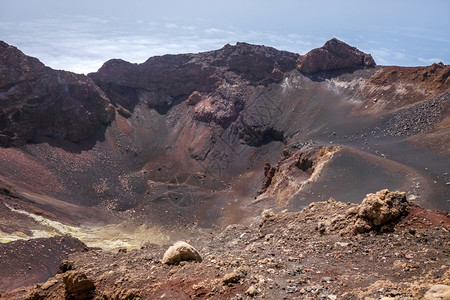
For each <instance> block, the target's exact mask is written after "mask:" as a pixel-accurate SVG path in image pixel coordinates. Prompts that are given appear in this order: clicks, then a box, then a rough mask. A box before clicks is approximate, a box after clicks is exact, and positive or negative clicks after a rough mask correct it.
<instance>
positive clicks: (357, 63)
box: [298, 38, 375, 74]
mask: <svg viewBox="0 0 450 300" xmlns="http://www.w3.org/2000/svg"><path fill="white" fill-rule="evenodd" d="M374 66H375V61H374V60H373V58H372V56H371V55H370V54H366V53H364V52H361V51H359V50H358V49H356V48H355V47H352V46H349V45H347V44H346V43H344V42H342V41H340V40H338V39H335V38H334V39H332V40H329V41H328V42H326V43H325V44H324V45H323V46H322V47H321V48H316V49H314V50H311V51H310V52H308V53H307V54H306V55H304V56H303V57H301V58H300V59H299V61H298V69H299V70H300V72H302V73H305V74H312V73H316V72H320V71H333V70H340V69H355V68H369V67H374Z"/></svg>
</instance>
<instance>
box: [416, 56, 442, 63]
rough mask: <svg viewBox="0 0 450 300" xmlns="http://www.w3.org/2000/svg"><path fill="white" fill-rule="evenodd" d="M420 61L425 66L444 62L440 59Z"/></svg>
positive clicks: (423, 59)
mask: <svg viewBox="0 0 450 300" xmlns="http://www.w3.org/2000/svg"><path fill="white" fill-rule="evenodd" d="M419 61H420V62H423V63H424V64H425V65H432V64H434V63H439V62H441V61H442V59H440V58H422V57H419Z"/></svg>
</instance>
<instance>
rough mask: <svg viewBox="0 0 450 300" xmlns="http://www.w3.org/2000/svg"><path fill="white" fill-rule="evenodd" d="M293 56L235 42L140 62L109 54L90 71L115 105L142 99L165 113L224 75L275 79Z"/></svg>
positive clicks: (232, 79) (210, 87)
mask: <svg viewBox="0 0 450 300" xmlns="http://www.w3.org/2000/svg"><path fill="white" fill-rule="evenodd" d="M298 57H299V55H298V54H294V53H289V52H286V51H279V50H276V49H274V48H270V47H265V46H256V45H250V44H246V43H237V44H236V45H235V46H231V45H226V46H224V47H223V48H222V49H220V50H217V51H210V52H204V53H199V54H179V55H164V56H157V57H151V58H149V59H148V60H147V61H146V62H144V63H142V64H131V63H128V62H126V61H123V60H120V59H113V60H110V61H107V62H106V63H105V64H104V65H103V66H102V67H101V68H100V69H99V70H98V72H96V73H91V74H89V76H90V77H91V78H92V79H93V80H94V81H95V82H96V83H97V84H98V86H100V88H101V89H102V90H104V91H105V92H106V94H107V95H108V97H109V99H111V102H112V103H114V104H120V105H121V106H123V107H124V108H126V109H127V110H129V111H133V109H134V107H135V105H136V104H137V103H138V102H144V103H146V104H147V105H148V107H150V108H154V109H156V110H157V111H158V112H160V113H165V112H167V110H168V109H169V108H170V107H172V106H174V105H175V104H177V103H179V102H180V101H182V100H186V98H187V97H188V96H189V95H192V93H193V92H198V93H201V94H202V95H207V94H210V93H212V92H214V91H215V90H216V89H217V88H218V87H220V86H221V85H223V84H224V79H225V82H227V81H229V82H242V81H243V80H244V81H246V82H249V83H251V84H253V85H256V84H258V83H260V82H262V81H278V80H280V79H281V78H282V77H283V73H284V72H288V71H291V70H293V69H295V67H296V60H297V59H298ZM195 97H197V96H195ZM196 99H197V100H198V98H196ZM197 100H195V101H194V100H193V99H191V100H189V101H188V102H187V103H188V104H189V105H190V104H191V103H192V104H193V103H194V102H196V101H197Z"/></svg>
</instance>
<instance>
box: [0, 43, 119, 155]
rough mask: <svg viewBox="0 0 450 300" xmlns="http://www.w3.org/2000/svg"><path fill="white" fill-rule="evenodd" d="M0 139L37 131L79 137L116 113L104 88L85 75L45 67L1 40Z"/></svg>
mask: <svg viewBox="0 0 450 300" xmlns="http://www.w3.org/2000/svg"><path fill="white" fill-rule="evenodd" d="M0 66H1V68H0V101H1V104H2V105H1V110H0V120H1V121H0V122H1V123H0V145H1V146H3V147H5V146H6V147H8V146H22V145H24V144H25V143H27V142H29V141H31V140H32V139H38V138H39V136H48V137H51V138H54V139H64V140H68V141H71V142H78V141H80V140H84V139H86V138H88V137H90V136H91V135H92V134H93V133H94V132H95V131H97V130H99V129H100V128H101V127H102V126H104V125H107V124H109V123H110V122H111V121H112V120H113V119H114V109H113V107H112V106H111V104H110V103H109V100H108V99H107V98H106V96H105V94H104V93H103V92H102V91H101V90H100V89H99V88H98V87H97V86H96V85H95V84H94V83H93V82H92V81H91V80H89V78H86V76H82V75H77V74H74V73H70V72H65V71H56V70H52V69H50V68H48V67H45V66H44V65H43V64H42V63H41V62H40V61H39V60H37V59H36V58H32V57H28V56H26V55H24V54H23V53H22V52H21V51H20V50H18V49H17V48H15V47H13V46H10V45H8V44H6V43H4V42H2V41H0Z"/></svg>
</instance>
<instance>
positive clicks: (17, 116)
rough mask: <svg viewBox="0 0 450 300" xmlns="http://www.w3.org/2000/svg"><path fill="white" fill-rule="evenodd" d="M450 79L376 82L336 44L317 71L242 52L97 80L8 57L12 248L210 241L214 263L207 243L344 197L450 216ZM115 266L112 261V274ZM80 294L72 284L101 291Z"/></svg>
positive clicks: (3, 201)
mask: <svg viewBox="0 0 450 300" xmlns="http://www.w3.org/2000/svg"><path fill="white" fill-rule="evenodd" d="M449 70H450V66H447V65H443V64H435V65H432V66H429V67H417V68H403V67H385V66H376V65H375V62H373V60H372V59H371V57H370V55H369V54H365V53H363V52H361V51H359V50H358V49H356V48H354V47H351V46H349V45H346V44H345V43H343V42H340V41H338V40H335V39H333V40H331V41H329V42H327V43H325V45H324V46H323V47H321V48H319V49H314V50H312V51H311V52H309V53H307V54H305V55H303V56H302V55H299V54H295V53H289V52H286V51H279V50H277V49H273V48H270V47H265V46H256V45H250V44H246V43H238V44H236V45H226V46H224V47H223V48H222V49H219V50H216V51H210V52H204V53H198V54H181V55H165V56H160V57H152V58H149V59H148V60H147V61H146V62H144V63H142V64H131V63H128V62H125V61H122V60H118V59H114V60H110V61H108V62H106V63H105V64H104V65H103V66H102V68H100V69H99V70H98V72H95V73H91V74H89V75H88V76H85V75H78V74H73V73H70V72H65V71H56V70H52V69H50V68H48V67H45V66H44V65H43V64H41V63H40V62H39V61H38V60H37V59H35V58H31V57H28V56H26V55H24V54H23V53H22V52H20V51H19V50H18V49H16V48H14V47H13V46H10V45H7V44H5V43H1V44H0V115H1V118H0V131H1V132H0V146H1V147H0V240H1V241H2V242H13V243H18V244H20V245H22V244H23V245H25V246H23V247H22V246H21V249H25V250H26V249H28V248H27V246H26V245H30V248H31V249H34V248H36V249H37V247H38V244H39V243H40V244H43V245H44V244H45V243H47V242H48V243H49V245H50V244H52V245H53V243H54V240H51V239H50V240H36V241H40V242H37V243H32V242H27V241H26V240H28V239H30V238H38V237H40V238H48V237H49V236H55V235H65V234H70V235H72V236H75V237H78V238H79V239H81V241H82V242H84V243H86V244H87V246H90V247H98V246H101V247H103V248H107V249H115V248H117V247H124V248H127V249H132V248H139V247H140V246H143V245H144V244H146V243H147V244H148V245H150V244H152V245H153V246H149V247H150V248H152V249H153V248H154V247H156V248H155V249H159V250H157V251H162V249H163V246H164V247H166V246H167V244H168V243H169V241H175V240H177V239H188V238H192V239H194V238H198V239H199V243H198V244H196V245H195V246H196V247H210V250H205V249H206V248H205V249H203V248H200V250H202V251H201V252H202V253H205V252H208V251H215V252H214V253H216V252H217V253H219V254H220V255H222V254H221V253H222V252H221V251H222V250H221V249H219V248H220V247H219V246H220V243H217V244H209V245H211V246H207V245H208V243H209V242H207V241H208V238H206V237H205V236H204V231H205V230H207V231H208V232H209V231H211V232H212V235H213V236H215V235H218V234H219V232H220V231H221V230H220V229H221V228H224V227H226V226H227V225H229V224H243V225H242V226H250V224H251V223H252V222H253V221H254V218H255V217H256V216H258V215H259V214H260V213H261V212H262V210H263V209H268V208H271V209H273V210H275V211H279V210H281V209H284V208H287V209H289V210H290V211H293V212H296V211H300V210H302V209H303V208H305V207H308V205H309V204H310V203H312V202H315V201H326V200H328V199H329V198H330V197H333V198H335V199H336V200H337V201H341V202H354V203H359V202H360V201H361V199H363V198H364V195H365V194H366V193H367V192H369V191H377V190H380V189H384V188H388V189H390V190H401V191H405V192H406V195H407V198H408V199H409V200H410V201H412V202H413V203H415V204H419V205H421V206H423V207H425V208H438V209H441V210H444V211H448V210H450V202H449V201H448V200H449V190H448V189H449V185H448V182H449V181H450V179H449V177H448V167H449V166H448V161H449V160H448V156H449V154H450V153H449V152H448V151H449V150H448V146H447V145H448V137H449V136H450V134H449V128H450V127H449V126H448V125H449V124H450V123H449V113H450V110H449V108H450V89H449V84H450V82H449V79H448V75H449ZM333 205H334V204H333ZM333 205H331V204H330V209H331V210H333V209H336V211H337V210H338V207H341V206H342V205H343V204H339V205H337V206H336V207H334V206H333ZM346 205H347V204H346ZM333 207H334V208H333ZM341 209H343V208H342V207H341ZM304 213H305V211H303V213H300V215H299V217H298V218H300V219H301V218H303V217H305V215H304ZM289 214H290V213H288V215H289ZM292 214H294V215H295V214H297V213H292ZM435 214H437V213H435ZM281 215H282V216H287V215H285V214H284V213H283V214H281ZM431 215H433V214H431ZM437 215H439V214H437ZM430 218H431V217H430ZM314 220H315V221H316V219H314ZM317 220H318V219H317ZM443 220H445V218H444V219H443ZM315 221H314V222H315ZM445 222H446V221H445ZM300 223H301V224H302V225H298V226H299V228H300V227H301V226H306V225H304V224H303V223H302V222H300ZM300 223H299V224H300ZM369 223H370V222H369ZM280 224H281V225H280V226H284V225H286V224H284V223H283V222H281V223H280ZM283 224H284V225H283ZM324 224H325V225H324V226H325V227H321V228H325V232H328V231H327V230H328V229H327V228H328V227H327V226H328V225H326V223H324ZM433 224H434V223H433ZM360 225H361V226H360V227H361V228H364V227H365V226H366V225H367V224H365V225H364V224H363V223H361V222H360ZM369 225H370V224H369ZM239 226H241V225H239ZM239 226H238V227H237V228H240V229H239V230H247V229H244V228H247V227H239ZM255 226H256V225H251V226H250V227H248V228H249V229H248V230H250V231H251V232H253V233H254V234H256V231H255V230H257V228H256V227H255ZM274 226H278V225H274ZM252 228H253V229H252ZM280 228H283V227H280ZM305 228H306V227H305ZM430 228H431V227H430ZM258 230H259V229H258ZM274 230H275V228H274ZM280 230H284V229H280ZM299 230H300V229H299ZM319 231H322V230H319ZM243 233H244V232H243ZM253 233H252V234H253ZM208 234H209V233H207V235H208ZM304 234H305V238H310V237H313V236H315V235H314V234H315V232H313V231H311V232H310V231H308V230H306V231H305V233H304ZM436 234H437V233H436ZM318 237H320V239H321V241H323V242H325V241H326V240H327V238H329V237H330V236H328V235H326V234H325V235H320V234H319V235H318ZM377 238H378V237H377V236H373V241H376V240H377ZM383 238H386V236H383ZM17 240H24V241H17ZM381 240H382V239H381ZM36 241H35V242H36ZM241 242H242V241H241ZM245 242H246V243H247V242H248V243H253V242H255V241H250V240H248V241H247V240H246V241H245ZM203 243H205V244H203ZM374 243H375V242H374ZM5 245H8V246H5V247H7V248H8V247H9V246H10V245H13V244H5ZM74 245H75V246H73V247H74V248H73V249H76V248H77V246H76V243H75V244H74ZM154 245H157V246H154ZM0 246H4V245H0ZM294 246H295V247H300V245H299V244H295V245H293V246H292V247H294ZM359 246H360V245H359ZM359 246H358V247H359ZM408 246H410V245H409V244H408ZM67 247H68V248H67ZM67 247H66V246H64V247H63V246H61V249H62V250H61V252H60V253H55V254H54V255H52V256H51V258H53V259H51V260H49V262H48V263H49V267H48V268H40V267H39V268H33V267H32V269H31V270H36V272H37V273H36V274H34V273H33V274H34V275H32V276H30V280H25V279H23V278H18V277H14V278H15V279H11V280H14V281H15V283H14V285H13V287H17V286H19V285H20V284H29V283H31V282H33V281H42V280H45V278H48V277H51V276H53V275H54V274H53V273H54V271H55V268H54V266H55V265H58V264H59V263H60V261H61V258H62V257H64V256H65V255H66V254H67V253H66V252H70V251H72V250H70V249H72V248H71V247H72V246H67ZM295 247H294V248H295ZM361 247H362V246H361ZM63 248H64V249H63ZM69 248H70V249H69ZM294 248H292V251H294V250H293V249H294ZM5 249H6V248H5ZM8 249H9V248H8ZM439 249H441V248H439ZM439 249H438V250H437V251H438V252H439V251H441V250H439ZM203 250H205V251H203ZM232 250H233V251H234V250H236V251H238V250H239V249H238V247H236V248H233V249H232ZM5 251H6V250H5ZM8 251H9V250H8ZM8 251H6V252H5V253H9V252H8ZM36 251H37V250H36ZM64 251H65V252H64ZM95 251H97V250H95ZM98 251H100V250H98ZM152 251H153V250H152ZM155 251H156V250H155ZM88 252H89V251H88ZM36 253H41V252H39V251H37V252H36ZM52 253H53V252H52ZM90 253H92V252H90ZM121 253H122V252H121ZM132 253H135V252H132ZM136 253H137V252H136ZM440 253H441V254H439V255H441V256H442V257H444V256H443V255H444V254H443V252H440ZM19 254H20V253H18V255H19ZM128 254H129V253H128ZM128 254H126V255H125V254H124V256H123V259H124V263H125V261H126V260H127V257H129V256H128ZM219 254H217V255H219ZM20 255H22V254H20ZM20 255H19V256H20ZM87 255H90V254H87ZM113 255H114V254H111V253H109V254H108V253H104V252H101V256H102V257H103V256H104V259H105V263H106V261H107V260H106V259H107V258H106V257H112V256H113ZM136 255H138V256H139V255H146V254H143V252H142V253H140V254H136ZM155 255H156V254H155ZM215 255H216V254H215ZM233 255H234V254H233ZM236 255H237V254H236ZM264 255H265V254H264ZM19 256H18V257H19ZM206 256H207V255H206ZM77 257H79V258H77V259H81V260H80V265H81V264H82V263H87V261H83V260H82V258H81V257H82V255H81V256H77ZM154 257H156V256H154ZM102 259H103V258H102ZM108 259H111V258H108ZM130 259H131V258H130ZM280 259H282V258H280ZM317 259H318V258H317ZM153 260H154V259H153V258H152V261H153ZM346 263H347V264H349V263H350V262H349V261H346ZM249 264H250V263H249ZM361 264H363V261H361ZM13 265H14V264H13ZM3 266H6V265H5V263H0V267H3ZM50 266H51V267H50ZM100 266H102V264H99V265H98V266H96V267H98V268H100ZM194 266H196V267H195V268H201V266H198V265H194ZM22 267H24V266H20V268H19V266H18V269H17V270H18V271H17V273H14V274H22V273H20V272H22V271H20V270H22V269H21V268H22ZM150 267H151V266H150ZM77 268H81V267H77ZM93 268H94V266H93ZM155 268H158V269H157V271H158V272H165V271H162V270H166V271H167V272H168V270H169V269H167V268H165V269H164V268H161V269H160V265H155ZM47 270H50V273H48V272H47ZM193 270H194V269H189V272H190V271H193ZM197 270H199V269H195V270H194V271H197ZM19 271H20V272H19ZM111 271H112V270H111ZM222 271H223V270H222ZM95 272H97V271H95ZM208 272H210V271H208ZM38 273H39V274H38ZM71 274H72V273H71ZM111 274H112V273H111ZM161 274H163V273H161ZM164 274H165V273H164ZM208 274H209V273H208ZM211 274H212V273H211ZM211 274H210V275H211ZM383 274H384V273H383ZM85 275H86V274H85ZM88 275H89V274H87V275H86V276H87V278H90V276H91V275H92V274H91V275H89V276H88ZM210 275H208V276H210ZM422 275H423V274H422ZM422 275H420V276H422ZM58 276H59V275H58ZM61 276H63V275H61ZM80 276H81V275H80ZM105 276H106V275H105ZM108 276H109V275H108ZM111 276H113V275H111ZM164 276H165V275H164ZM211 276H212V275H211ZM214 276H216V275H214ZM283 276H284V275H283ZM383 276H384V275H383ZM418 276H419V275H418ZM423 276H425V275H423ZM63 277H64V276H63ZM69 277H70V278H69ZM77 278H78V275H73V276H72V275H70V276H68V277H67V278H66V283H64V284H66V285H69V286H72V285H71V283H70V282H73V281H81V282H85V283H86V285H87V286H88V287H89V289H88V293H91V292H92V291H93V290H94V289H93V287H95V290H97V289H99V290H100V289H103V287H102V288H101V284H100V285H98V283H94V285H92V284H90V283H89V282H88V281H89V280H88V279H86V278H85V277H84V275H83V276H81V277H80V278H78V279H77ZM108 278H109V277H108ZM112 278H113V277H111V278H109V279H108V281H107V282H108V283H105V286H104V288H105V289H107V285H108V284H109V283H111V282H112V280H113V279H112ZM205 278H206V277H205ZM208 278H209V277H208ZM420 278H422V277H420ZM63 281H64V280H63ZM10 282H11V281H8V283H7V284H11V283H10ZM57 282H59V283H58V285H57V286H58V289H57V290H58V291H59V292H57V293H60V292H61V290H60V289H59V288H60V287H61V286H60V284H62V283H61V282H60V281H59V279H58V280H57ZM136 282H137V281H136ZM430 282H431V281H430ZM55 284H56V283H55ZM155 284H156V283H155ZM51 286H52V283H51V282H49V283H48V285H47V287H48V288H50V287H51ZM240 287H241V288H244V286H240ZM7 288H8V286H5V284H4V285H3V286H2V287H1V289H7ZM245 288H247V287H245ZM69 289H71V288H69ZM256 289H259V287H256ZM55 291H56V290H55ZM342 291H343V290H342ZM244 292H245V291H244ZM37 293H38V294H39V293H41V291H37ZM158 293H159V291H158ZM163 293H166V294H167V292H166V291H165V290H164V292H161V294H160V295H158V297H159V296H161V295H162V294H163ZM239 293H240V292H239ZM94 294H95V293H94ZM206 294H207V293H206ZM95 295H97V296H98V295H100V294H99V293H97V294H95ZM152 295H153V294H152ZM155 295H156V294H155ZM224 295H225V294H224ZM226 295H228V294H226ZM230 295H231V294H230ZM277 295H279V294H277ZM333 295H334V294H333ZM414 295H415V294H414ZM36 297H38V298H39V296H36ZM55 297H56V296H55ZM111 297H113V296H111ZM114 297H115V296H114ZM117 297H119V298H120V297H122V298H124V297H125V294H124V295H122V296H117ZM130 297H131V296H130ZM152 297H153V296H152ZM174 297H175V296H174ZM223 297H228V296H223ZM277 297H278V296H277ZM289 297H290V296H289Z"/></svg>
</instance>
